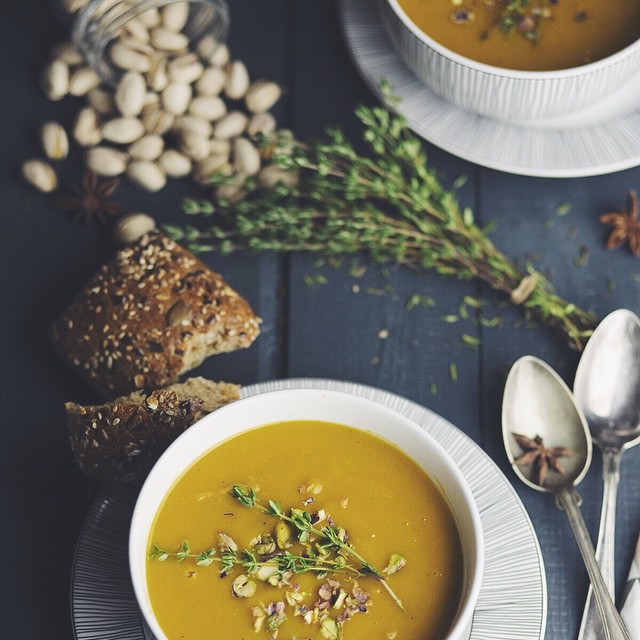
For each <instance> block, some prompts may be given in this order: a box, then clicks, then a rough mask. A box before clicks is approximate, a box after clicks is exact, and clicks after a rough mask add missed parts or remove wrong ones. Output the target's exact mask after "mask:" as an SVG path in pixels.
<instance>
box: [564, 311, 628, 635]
mask: <svg viewBox="0 0 640 640" xmlns="http://www.w3.org/2000/svg"><path fill="white" fill-rule="evenodd" d="M573 392H574V395H575V398H576V402H577V404H578V406H579V407H580V409H581V410H582V412H583V413H584V415H585V418H586V419H587V423H588V424H589V428H590V429H591V439H592V440H593V442H595V444H596V445H597V446H598V448H599V449H600V451H601V452H602V480H603V483H604V490H603V494H602V511H601V513H600V528H599V530H598V542H597V545H596V560H597V561H598V564H599V565H600V571H602V577H603V578H604V581H605V584H606V585H607V588H608V589H609V593H610V594H611V595H612V596H613V595H614V594H615V580H614V578H615V574H614V566H615V562H614V559H615V554H614V548H615V529H616V500H617V495H618V483H619V482H620V461H621V458H622V452H623V451H624V450H625V449H628V448H630V447H633V446H634V445H636V444H639V443H640V318H638V316H637V315H636V314H635V313H633V312H631V311H628V310H627V309H618V310H617V311H614V312H613V313H610V314H609V315H608V316H607V317H606V318H605V319H604V320H602V322H601V323H600V324H599V325H598V327H597V329H596V330H595V331H594V332H593V335H592V336H591V338H590V340H589V342H588V343H587V346H586V348H585V350H584V353H583V354H582V357H581V358H580V363H579V364H578V370H577V371H576V379H575V382H574V384H573ZM601 637H602V622H601V620H600V616H599V615H598V614H597V608H596V604H595V601H594V599H593V592H592V590H591V589H589V593H588V594H587V600H586V602H585V608H584V613H583V615H582V623H581V625H580V633H579V634H578V640H598V639H599V638H601Z"/></svg>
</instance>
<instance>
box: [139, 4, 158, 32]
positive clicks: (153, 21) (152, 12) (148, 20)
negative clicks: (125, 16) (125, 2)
mask: <svg viewBox="0 0 640 640" xmlns="http://www.w3.org/2000/svg"><path fill="white" fill-rule="evenodd" d="M138 20H140V22H142V24H143V25H144V26H145V27H147V29H154V28H155V27H157V26H159V25H160V24H161V22H162V20H161V17H160V11H159V10H158V9H147V10H146V11H143V12H142V13H141V14H140V15H139V16H138Z"/></svg>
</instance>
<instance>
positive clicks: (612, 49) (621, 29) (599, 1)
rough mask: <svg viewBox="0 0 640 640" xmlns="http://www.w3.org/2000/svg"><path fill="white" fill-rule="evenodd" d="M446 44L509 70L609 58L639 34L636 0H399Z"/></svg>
mask: <svg viewBox="0 0 640 640" xmlns="http://www.w3.org/2000/svg"><path fill="white" fill-rule="evenodd" d="M398 2H399V4H400V6H401V7H402V8H403V9H404V11H405V13H406V14H407V15H408V17H409V18H410V19H411V21H412V22H413V23H414V24H415V25H416V26H417V27H418V28H419V29H420V30H422V31H423V32H424V33H426V34H427V35H429V36H430V37H432V38H433V39H434V40H436V41H437V42H439V43H440V44H442V45H444V46H445V47H447V48H448V49H451V50H452V51H455V52H456V53H459V54H461V55H463V56H466V57H468V58H471V59H473V60H476V61H478V62H483V63H485V64H490V65H494V66H497V67H504V68H508V69H521V70H528V71H550V70H554V69H565V68H569V67H577V66H581V65H584V64H587V63H589V62H594V61H596V60H600V59H602V58H605V57H607V56H609V55H611V54H613V53H616V52H617V51H620V50H621V49H623V48H624V47H626V46H627V45H630V44H631V43H632V42H634V41H635V40H637V39H638V38H640V2H638V0H398Z"/></svg>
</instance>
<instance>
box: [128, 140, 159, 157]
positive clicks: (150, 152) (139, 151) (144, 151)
mask: <svg viewBox="0 0 640 640" xmlns="http://www.w3.org/2000/svg"><path fill="white" fill-rule="evenodd" d="M163 150H164V139H163V138H162V137H161V136H157V135H146V136H144V137H142V138H140V139H139V140H136V141H135V142H134V143H133V144H132V145H131V146H130V147H129V149H128V151H129V155H130V156H131V157H132V158H133V159H134V160H157V159H158V157H159V156H160V154H161V153H162V151H163Z"/></svg>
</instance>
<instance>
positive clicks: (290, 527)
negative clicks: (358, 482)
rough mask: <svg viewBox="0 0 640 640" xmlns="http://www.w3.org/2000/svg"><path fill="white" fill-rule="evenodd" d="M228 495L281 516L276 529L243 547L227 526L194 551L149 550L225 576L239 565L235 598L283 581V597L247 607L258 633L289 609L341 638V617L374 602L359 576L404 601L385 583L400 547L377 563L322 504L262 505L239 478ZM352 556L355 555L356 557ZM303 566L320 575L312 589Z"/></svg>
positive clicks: (398, 563)
mask: <svg viewBox="0 0 640 640" xmlns="http://www.w3.org/2000/svg"><path fill="white" fill-rule="evenodd" d="M321 490H322V485H321V484H319V483H315V486H314V485H309V486H305V487H304V493H307V495H308V494H309V493H315V494H316V495H318V494H319V493H320V491H321ZM231 496H232V497H233V498H234V499H236V500H237V501H238V502H240V503H241V504H242V505H244V506H246V507H249V508H252V509H256V510H258V511H260V512H262V513H264V514H267V515H270V516H274V517H275V518H277V523H276V524H275V526H274V528H273V531H270V532H262V533H260V534H258V535H256V536H255V537H254V538H253V539H252V540H251V542H250V544H249V546H248V548H245V549H241V548H240V547H239V546H238V544H237V543H236V542H235V540H234V539H233V538H232V537H231V536H230V535H229V534H228V533H226V532H223V531H220V532H218V534H217V536H216V546H215V547H211V548H209V549H206V550H204V551H201V552H199V553H196V552H193V551H192V550H191V547H190V545H189V543H188V542H187V541H185V542H183V543H182V545H181V546H180V548H179V549H178V550H177V551H175V552H170V551H167V550H165V549H163V548H161V547H159V546H158V545H153V547H152V550H151V552H150V554H149V558H150V559H155V560H158V561H166V560H168V559H169V558H173V559H175V560H176V561H177V562H184V561H186V560H190V561H191V562H193V563H195V565H196V566H198V567H207V566H209V565H212V564H214V563H216V564H217V565H219V568H220V577H222V578H224V577H226V576H227V575H229V574H230V573H231V572H232V571H235V572H236V573H235V576H234V577H233V580H232V582H231V593H232V595H233V596H234V597H236V598H248V599H250V598H254V600H253V601H254V602H255V600H256V599H257V598H256V595H257V594H263V593H264V589H269V588H271V587H275V588H279V589H283V591H282V594H283V595H282V596H280V597H281V599H280V600H278V601H269V600H266V598H265V601H267V602H269V604H268V605H266V606H265V605H264V604H262V603H260V605H258V606H252V607H251V608H250V610H251V614H252V616H253V626H254V629H255V631H256V633H260V632H267V633H268V634H269V637H270V640H273V639H275V638H276V637H277V635H278V633H279V629H280V627H281V626H282V625H283V624H284V623H285V622H286V620H287V616H288V615H289V616H295V617H299V618H300V619H301V620H302V621H304V623H306V624H308V625H317V626H318V630H319V632H320V634H321V635H322V637H323V638H327V639H328V640H340V639H341V638H342V637H343V632H344V629H343V627H344V624H345V623H346V622H347V621H348V620H350V619H352V618H353V617H354V616H355V615H356V614H360V613H367V612H368V609H369V606H370V604H371V596H370V594H369V593H367V592H366V591H364V590H363V589H362V588H361V587H360V585H359V583H358V579H364V578H373V579H375V580H376V581H378V582H379V583H380V584H381V585H382V586H383V587H384V589H385V590H386V591H387V592H388V593H389V595H390V596H391V597H392V598H393V600H394V602H395V603H396V604H397V605H398V607H400V608H401V609H403V606H402V602H401V601H400V599H399V598H398V596H397V595H396V594H395V593H394V591H393V590H392V588H391V587H390V586H389V585H388V583H387V580H388V577H389V576H390V575H391V574H393V573H396V572H397V571H399V570H400V569H401V568H402V567H403V566H404V565H405V564H406V559H405V558H404V557H403V556H401V555H400V554H397V553H394V554H392V555H391V557H390V559H389V562H388V564H387V566H386V567H385V569H383V570H382V571H378V570H377V569H375V568H374V567H373V566H372V565H371V564H370V563H369V562H367V561H366V560H365V559H364V558H363V557H362V556H361V555H360V554H359V553H358V552H357V551H356V550H355V549H354V548H353V545H352V543H351V542H350V541H349V533H348V532H347V530H346V529H344V528H343V527H340V526H338V525H337V524H336V523H335V522H334V521H333V519H332V518H331V516H330V515H329V514H327V513H326V512H325V511H324V509H319V510H318V511H317V512H313V513H310V512H308V511H305V510H303V509H298V508H291V509H289V510H287V511H285V510H284V509H282V507H280V505H279V504H278V503H277V502H275V501H274V500H268V501H267V504H268V506H263V505H262V504H260V502H259V500H258V496H257V492H256V490H255V488H253V487H249V488H248V489H245V488H243V487H241V486H238V485H235V486H234V487H233V489H232V492H231ZM347 502H348V499H347V498H343V499H342V500H340V502H339V504H340V505H341V506H343V507H345V508H346V506H347ZM350 560H351V561H352V562H353V561H354V560H355V561H356V562H355V563H353V564H352V563H351V562H350ZM238 570H239V571H238ZM301 573H312V574H313V575H315V576H316V577H317V578H318V579H319V580H321V581H322V582H321V583H320V584H319V586H318V588H317V590H315V593H313V592H306V591H303V590H301V588H300V584H299V583H297V582H295V576H296V574H301ZM185 575H186V576H187V577H195V575H196V572H195V571H193V570H191V571H187V572H186V574H185ZM340 576H342V577H343V578H344V580H343V581H342V582H340V581H339V580H337V579H336V578H337V577H340ZM403 610H404V609H403Z"/></svg>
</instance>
